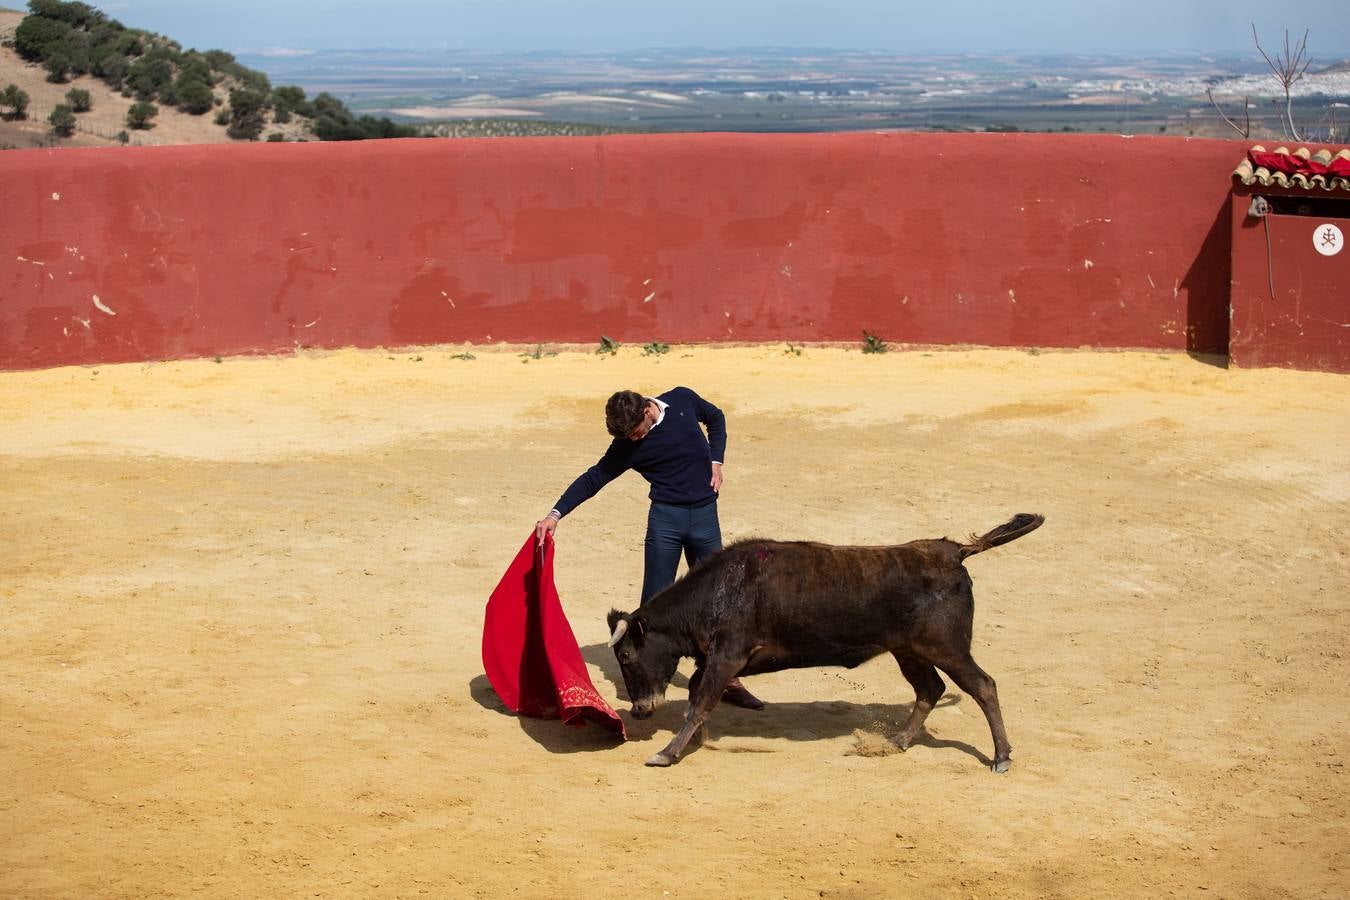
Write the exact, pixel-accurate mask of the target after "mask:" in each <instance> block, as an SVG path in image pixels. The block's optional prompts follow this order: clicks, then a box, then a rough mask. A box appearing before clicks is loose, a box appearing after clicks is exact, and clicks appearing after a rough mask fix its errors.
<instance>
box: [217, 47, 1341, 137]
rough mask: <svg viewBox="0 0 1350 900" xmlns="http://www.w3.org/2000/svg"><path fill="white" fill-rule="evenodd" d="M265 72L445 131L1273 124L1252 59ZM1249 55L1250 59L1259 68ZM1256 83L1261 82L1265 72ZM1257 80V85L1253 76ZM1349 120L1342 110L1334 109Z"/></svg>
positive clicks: (753, 55)
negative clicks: (1245, 111) (1220, 106)
mask: <svg viewBox="0 0 1350 900" xmlns="http://www.w3.org/2000/svg"><path fill="white" fill-rule="evenodd" d="M241 57H242V58H246V60H247V63H248V64H249V65H251V66H255V67H257V68H260V69H263V70H264V71H266V72H267V73H268V74H269V76H270V77H271V78H272V80H273V83H277V84H299V85H301V86H302V87H304V88H305V89H306V91H307V92H309V93H311V94H313V93H317V92H319V91H328V92H330V93H332V94H334V95H336V96H338V97H339V98H340V99H342V100H344V101H345V102H346V103H347V104H348V105H349V106H350V107H351V108H352V109H353V110H354V111H356V112H358V113H369V114H372V115H377V116H389V117H390V118H392V119H394V120H396V121H403V122H416V123H422V124H426V125H427V126H428V132H429V133H433V134H439V135H445V136H476V135H490V134H522V135H529V134H593V133H607V132H610V131H653V132H676V131H738V132H824V131H857V130H887V129H901V130H911V131H915V130H917V131H1086V132H1113V133H1131V134H1134V133H1138V134H1144V133H1170V134H1180V135H1202V136H1221V137H1227V136H1234V135H1235V132H1233V131H1232V130H1231V129H1230V128H1229V127H1228V126H1227V125H1225V124H1224V123H1223V121H1222V119H1221V118H1220V117H1219V115H1218V113H1217V112H1216V111H1215V109H1214V107H1213V105H1212V104H1211V103H1210V101H1209V99H1208V98H1207V97H1206V96H1205V91H1206V89H1207V88H1208V89H1212V90H1213V91H1214V93H1215V95H1216V97H1218V98H1219V100H1220V102H1222V103H1225V104H1226V106H1227V108H1228V109H1229V111H1230V113H1233V114H1235V115H1237V116H1239V117H1241V108H1242V98H1243V96H1248V97H1250V98H1251V101H1252V119H1253V122H1254V128H1253V136H1254V137H1260V136H1262V134H1263V133H1269V132H1274V131H1277V130H1278V120H1277V118H1276V109H1275V107H1274V106H1273V105H1272V104H1271V102H1270V101H1269V99H1267V98H1264V97H1262V96H1261V95H1260V92H1261V91H1263V90H1266V91H1267V93H1269V92H1270V91H1273V88H1274V83H1273V79H1270V77H1269V76H1268V75H1267V74H1266V73H1265V72H1264V68H1263V67H1264V63H1262V62H1261V61H1260V60H1259V58H1258V59H1257V60H1256V61H1255V62H1253V61H1252V60H1250V59H1240V58H1233V59H1214V58H1205V59H1173V58H1156V59H1148V58H1146V59H1139V58H1131V59H1122V58H1115V57H1102V56H1037V57H999V56H954V55H946V56H925V57H913V56H909V57H897V56H892V55H885V54H877V53H861V52H825V51H821V52H807V51H800V50H792V51H789V50H778V51H774V50H763V49H756V50H754V51H747V52H745V53H743V54H737V53H726V52H721V53H716V54H714V53H709V52H704V51H693V50H688V51H672V50H664V51H653V52H650V53H629V54H605V55H559V54H545V53H529V54H503V53H488V52H472V51H469V52H422V51H419V52H411V51H398V52H396V51H328V52H319V53H313V54H305V55H298V56H296V55H293V56H286V57H268V56H244V55H241ZM1258 64H1259V66H1258ZM1307 80H1308V85H1307V86H1308V87H1310V88H1311V89H1312V91H1313V92H1311V93H1308V94H1307V95H1305V96H1300V97H1297V98H1296V99H1295V103H1296V107H1295V115H1296V116H1297V117H1298V119H1299V121H1300V122H1301V123H1303V124H1304V125H1305V126H1308V127H1314V128H1315V127H1316V126H1317V125H1318V123H1319V121H1321V120H1325V119H1326V118H1327V117H1328V116H1329V115H1331V114H1334V112H1335V110H1336V109H1338V108H1340V107H1341V106H1345V105H1347V101H1350V75H1347V74H1344V73H1341V74H1330V73H1328V74H1320V73H1310V75H1309V78H1308V79H1307ZM1266 82H1270V84H1269V85H1267V84H1266ZM1267 89H1269V90H1267ZM1340 118H1341V119H1342V120H1345V119H1350V109H1346V110H1345V111H1344V112H1342V113H1341V115H1340Z"/></svg>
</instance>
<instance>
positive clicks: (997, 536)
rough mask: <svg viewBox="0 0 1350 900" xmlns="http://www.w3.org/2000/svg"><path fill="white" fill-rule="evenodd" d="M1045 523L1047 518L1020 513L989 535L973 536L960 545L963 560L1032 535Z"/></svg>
mask: <svg viewBox="0 0 1350 900" xmlns="http://www.w3.org/2000/svg"><path fill="white" fill-rule="evenodd" d="M1044 521H1045V516H1038V515H1034V514H1032V513H1018V514H1017V515H1015V516H1013V517H1012V518H1011V519H1009V520H1008V521H1006V522H1004V523H1003V524H1002V525H1000V526H998V527H997V528H995V529H994V530H993V531H991V532H989V533H988V534H983V535H981V536H979V537H976V536H975V535H973V534H972V535H971V536H970V539H969V540H968V541H966V543H964V544H960V545H959V547H960V552H961V559H965V558H966V557H967V556H974V555H975V554H976V553H982V552H984V551H985V550H988V549H990V548H992V547H997V546H999V545H1000V544H1006V543H1008V542H1009V541H1015V540H1017V539H1018V538H1020V537H1021V536H1022V535H1024V534H1030V533H1031V532H1033V531H1035V530H1036V529H1037V528H1040V527H1041V523H1042V522H1044Z"/></svg>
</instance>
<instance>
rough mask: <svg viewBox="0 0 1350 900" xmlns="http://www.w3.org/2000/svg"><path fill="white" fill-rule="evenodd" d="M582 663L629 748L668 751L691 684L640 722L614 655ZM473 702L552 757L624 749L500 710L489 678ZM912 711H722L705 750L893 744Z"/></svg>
mask: <svg viewBox="0 0 1350 900" xmlns="http://www.w3.org/2000/svg"><path fill="white" fill-rule="evenodd" d="M581 655H582V658H583V659H585V660H586V662H587V663H589V664H591V665H593V666H596V667H597V668H599V669H600V671H601V672H602V673H603V675H604V677H605V680H607V681H609V682H610V684H612V685H614V688H615V694H616V696H617V706H618V707H620V709H619V714H620V715H621V716H622V717H623V720H624V727H625V728H627V730H628V739H629V740H630V741H653V740H654V741H657V742H659V743H660V744H661V745H662V746H664V744H665V742H666V741H667V740H669V739H670V737H672V736H673V735H674V733H675V732H676V731H678V730H679V728H680V726H681V725H682V724H683V722H684V714H685V710H686V708H687V706H688V703H687V701H686V698H685V697H684V696H682V692H683V691H685V690H687V689H688V687H689V681H688V678H687V676H685V675H684V674H682V673H678V672H677V673H676V675H675V677H674V678H673V679H671V683H670V684H671V691H670V693H669V694H668V695H667V696H668V702H667V704H666V705H665V706H663V707H662V708H661V709H659V710H657V711H656V713H655V714H654V715H653V716H652V717H651V718H650V719H634V718H633V717H632V715H630V714H629V712H628V709H627V708H626V704H627V702H628V692H627V690H626V689H625V688H624V684H623V675H622V673H621V672H620V671H619V663H618V660H616V659H615V658H614V653H613V651H612V650H610V648H609V647H607V646H606V645H605V644H591V645H589V646H586V647H582V648H581ZM602 693H603V692H602ZM469 695H470V696H471V697H472V698H473V699H474V700H475V701H476V702H477V703H478V704H479V705H480V706H482V707H483V708H484V709H490V710H492V711H494V712H498V713H501V714H502V715H505V716H513V717H515V718H516V719H517V720H518V721H519V722H520V729H521V731H523V732H524V733H525V734H526V735H527V736H528V737H530V738H531V739H533V740H534V741H535V742H536V743H538V744H539V746H541V747H543V748H544V749H546V750H548V751H549V752H550V753H586V752H592V751H600V750H609V749H612V748H614V747H616V746H618V745H619V740H618V737H617V736H616V735H614V734H612V733H611V732H608V731H605V730H604V729H601V728H597V727H593V726H589V725H588V726H585V727H580V728H569V727H565V726H562V725H561V724H560V723H559V721H558V720H557V719H532V718H529V717H527V716H519V715H516V713H514V712H512V711H511V710H509V709H507V708H506V706H505V704H503V703H502V701H501V699H500V698H499V697H498V696H497V693H496V692H495V691H494V690H493V689H492V685H491V684H490V683H489V682H488V679H487V676H486V675H479V676H478V677H476V678H474V679H473V680H472V681H470V682H469ZM961 700H962V697H961V696H960V695H959V694H954V693H949V694H946V695H944V696H943V698H942V699H941V700H939V701H938V704H937V708H938V709H942V708H944V707H950V706H955V705H957V704H958V703H960V702H961ZM911 706H912V703H850V702H846V701H842V700H812V701H806V702H791V703H770V704H769V705H768V706H766V707H765V708H764V709H763V710H760V711H752V710H745V709H739V708H737V707H734V706H731V705H729V704H721V705H719V706H718V707H717V709H716V710H714V711H713V714H712V716H711V717H710V720H709V730H710V731H711V734H712V737H713V741H714V744H712V745H710V746H709V747H708V748H707V749H709V750H717V751H719V752H731V753H755V752H770V751H767V750H764V751H759V750H755V749H751V748H744V747H717V746H716V745H715V742H716V741H717V739H719V738H724V737H732V738H760V739H783V740H790V741H813V740H819V739H822V738H826V739H828V738H839V737H847V736H849V735H852V734H855V733H857V732H860V731H861V732H865V733H869V734H877V735H882V736H884V737H889V736H890V735H891V734H894V733H895V732H897V731H899V730H900V724H901V723H902V722H903V721H904V719H905V717H906V716H907V715H909V710H910V708H911ZM977 711H978V710H977ZM981 719H983V716H981ZM914 744H915V745H916V746H923V747H931V748H934V749H947V750H957V751H960V752H962V753H965V754H966V755H968V756H971V757H974V758H975V759H977V760H979V761H980V763H981V764H983V765H985V766H988V765H991V764H992V763H993V760H992V759H991V758H990V757H988V756H986V755H985V754H984V753H981V752H980V751H979V750H977V749H976V748H975V747H972V746H971V745H970V744H967V743H965V742H964V741H951V740H941V739H938V738H935V737H933V736H932V735H931V734H929V733H928V732H927V731H921V732H920V733H919V735H918V737H916V738H915V739H914ZM658 749H659V748H658ZM700 749H701V745H700V743H699V741H697V740H695V741H693V742H691V744H690V745H689V747H688V748H687V749H686V750H685V754H684V755H685V756H688V755H690V754H692V753H696V752H698V751H699V750H700ZM865 755H875V754H871V753H868V754H865Z"/></svg>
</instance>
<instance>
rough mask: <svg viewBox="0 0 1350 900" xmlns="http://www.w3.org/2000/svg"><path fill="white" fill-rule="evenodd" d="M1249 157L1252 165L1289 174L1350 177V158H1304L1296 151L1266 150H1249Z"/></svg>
mask: <svg viewBox="0 0 1350 900" xmlns="http://www.w3.org/2000/svg"><path fill="white" fill-rule="evenodd" d="M1247 158H1248V159H1250V160H1251V161H1252V165H1254V166H1260V167H1262V168H1265V169H1269V170H1270V171H1272V172H1284V173H1285V174H1287V175H1307V176H1309V177H1311V176H1313V175H1331V176H1334V177H1339V178H1350V159H1347V158H1346V157H1344V156H1333V157H1332V158H1331V159H1330V160H1329V161H1328V162H1321V161H1320V160H1318V159H1317V158H1316V157H1312V156H1310V157H1308V158H1307V159H1304V158H1303V157H1302V156H1300V155H1298V154H1296V153H1270V152H1267V151H1264V150H1248V151H1247Z"/></svg>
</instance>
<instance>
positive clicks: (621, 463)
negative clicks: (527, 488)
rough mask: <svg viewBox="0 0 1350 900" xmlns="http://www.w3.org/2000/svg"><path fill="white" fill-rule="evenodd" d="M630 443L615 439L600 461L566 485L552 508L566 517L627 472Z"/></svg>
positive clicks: (630, 450) (630, 454)
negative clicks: (565, 488)
mask: <svg viewBox="0 0 1350 900" xmlns="http://www.w3.org/2000/svg"><path fill="white" fill-rule="evenodd" d="M625 444H628V445H631V444H632V441H619V440H618V439H617V438H616V439H615V440H614V441H613V442H612V443H611V444H610V445H609V449H608V450H606V451H605V455H604V456H602V457H600V461H599V462H597V463H596V464H595V465H593V466H591V467H590V468H589V469H587V470H586V471H585V472H582V473H581V474H580V475H578V476H577V478H576V480H575V481H573V482H572V483H571V484H570V485H568V487H567V490H565V491H563V493H562V496H561V497H559V498H558V502H557V503H555V504H554V505H553V508H554V509H556V510H557V511H558V514H559V515H560V516H566V515H567V514H568V513H570V512H571V511H572V510H574V509H576V508H577V507H578V506H580V505H581V504H583V503H585V502H586V501H587V500H589V499H591V498H592V497H594V496H595V495H596V494H598V493H600V489H601V488H602V487H604V486H605V485H607V484H609V483H610V482H611V481H613V480H614V479H615V478H618V477H619V476H620V475H622V474H623V473H624V472H626V471H628V462H629V460H630V459H631V458H632V456H633V450H632V447H631V446H624V445H625Z"/></svg>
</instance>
